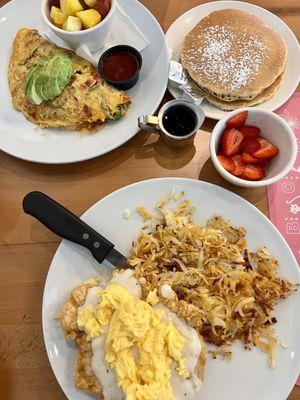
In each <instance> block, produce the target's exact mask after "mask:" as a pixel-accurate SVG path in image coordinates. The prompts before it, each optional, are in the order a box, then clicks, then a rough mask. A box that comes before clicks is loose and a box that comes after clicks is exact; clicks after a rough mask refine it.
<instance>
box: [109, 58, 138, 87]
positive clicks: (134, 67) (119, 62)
mask: <svg viewBox="0 0 300 400" xmlns="http://www.w3.org/2000/svg"><path fill="white" fill-rule="evenodd" d="M138 68H139V63H138V61H137V59H136V58H135V57H134V56H133V55H132V54H130V53H129V52H128V51H118V52H115V53H113V54H110V55H108V56H107V57H106V58H105V59H104V61H103V74H104V78H105V79H106V80H108V81H111V82H122V81H126V80H127V79H130V78H132V77H133V76H134V75H135V74H136V72H137V71H138Z"/></svg>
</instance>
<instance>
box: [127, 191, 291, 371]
mask: <svg viewBox="0 0 300 400" xmlns="http://www.w3.org/2000/svg"><path fill="white" fill-rule="evenodd" d="M183 194H184V193H180V194H174V193H172V194H170V195H169V196H166V197H164V198H163V199H162V200H161V201H160V202H159V203H158V205H157V206H156V213H155V214H154V215H152V214H151V213H150V212H149V211H148V210H146V209H145V208H144V207H138V209H137V211H138V212H139V214H140V215H141V216H142V217H143V219H144V221H145V223H147V225H146V226H145V227H144V228H143V231H142V232H141V233H140V235H139V236H138V238H137V241H136V242H135V243H133V246H132V255H131V258H130V259H129V263H130V265H131V266H133V267H135V269H136V275H137V277H138V278H139V279H140V282H141V284H142V286H143V294H144V296H147V294H148V293H149V291H151V290H153V289H155V288H157V289H158V293H159V295H160V298H161V301H162V302H163V303H164V304H165V305H166V306H167V307H169V308H170V309H171V311H173V312H176V313H177V314H178V315H179V316H180V317H183V318H185V319H186V320H187V322H188V323H189V324H190V325H191V326H193V327H194V328H196V329H197V331H198V332H199V334H200V335H202V336H203V338H204V340H205V341H206V342H208V343H211V344H214V345H216V346H218V347H219V349H218V350H217V351H216V352H214V355H217V354H220V352H221V353H222V351H221V350H222V349H224V351H223V353H222V354H223V357H229V356H230V355H231V351H230V350H228V346H230V345H231V344H232V343H233V342H235V341H236V340H241V341H242V342H243V343H244V346H245V348H246V349H251V348H252V347H253V346H259V347H260V348H261V350H262V351H263V352H265V353H267V355H268V362H269V365H270V366H271V367H272V368H274V367H275V351H276V344H277V339H276V336H275V330H274V324H275V323H276V322H277V320H276V317H275V316H274V308H275V305H276V303H277V302H278V300H280V299H285V298H286V297H288V296H289V295H290V294H291V292H292V291H294V290H295V286H294V285H293V284H292V283H291V282H289V281H288V280H286V279H284V278H282V277H280V276H278V274H277V269H278V262H277V260H276V259H275V258H274V257H273V256H272V255H271V254H270V253H269V251H268V250H267V249H266V248H265V247H263V248H261V249H259V250H258V251H256V252H255V253H250V252H249V251H248V248H247V241H246V231H245V229H244V228H243V227H233V226H232V225H231V223H230V221H227V220H225V219H223V218H222V217H221V216H220V215H216V216H214V217H213V218H211V219H210V220H209V221H208V222H207V224H206V225H205V226H200V225H198V224H197V223H195V222H193V220H192V217H193V213H194V208H193V207H192V206H191V204H190V202H189V201H188V200H186V199H184V198H183ZM173 200H175V206H174V207H173V208H172V207H171V206H170V202H171V201H173ZM166 284H167V285H169V286H170V287H171V288H172V289H173V291H174V292H175V293H174V292H173V293H174V296H173V298H168V299H167V298H164V297H163V296H162V293H161V290H160V288H161V287H162V285H166Z"/></svg>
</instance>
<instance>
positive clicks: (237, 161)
mask: <svg viewBox="0 0 300 400" xmlns="http://www.w3.org/2000/svg"><path fill="white" fill-rule="evenodd" d="M232 161H233V162H234V165H235V168H234V170H233V171H232V172H231V173H232V175H235V176H240V175H242V173H243V172H244V171H245V168H246V165H245V164H244V163H243V162H242V156H241V155H240V154H236V155H235V156H233V157H232Z"/></svg>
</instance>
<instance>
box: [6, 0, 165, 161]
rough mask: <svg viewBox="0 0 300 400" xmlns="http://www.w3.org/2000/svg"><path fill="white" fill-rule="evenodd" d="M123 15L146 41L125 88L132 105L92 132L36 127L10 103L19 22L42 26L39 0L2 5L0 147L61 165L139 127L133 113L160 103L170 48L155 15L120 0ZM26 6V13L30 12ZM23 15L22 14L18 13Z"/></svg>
mask: <svg viewBox="0 0 300 400" xmlns="http://www.w3.org/2000/svg"><path fill="white" fill-rule="evenodd" d="M118 1H119V3H120V5H121V7H123V8H124V10H125V11H126V13H127V15H128V16H129V17H130V18H131V19H132V20H133V21H134V22H135V24H136V25H137V26H138V28H139V29H140V30H141V31H142V32H143V33H144V35H145V36H146V37H147V39H148V40H149V46H148V47H147V48H146V49H145V50H143V51H142V56H143V67H142V71H141V74H140V78H139V81H138V83H137V85H136V86H135V87H133V88H132V89H130V90H128V91H127V93H128V95H129V96H130V97H131V98H132V104H131V106H130V108H129V110H128V113H127V114H126V116H125V117H124V118H122V119H121V120H119V121H117V122H113V123H109V124H106V125H105V126H104V127H103V128H102V129H100V130H99V131H98V132H96V133H95V134H92V135H88V134H86V135H81V134H80V133H78V132H68V131H64V130H57V129H44V130H42V129H38V128H37V127H36V125H34V124H32V123H31V122H29V121H27V120H26V119H25V117H24V116H23V115H22V114H21V113H20V112H18V111H16V110H15V109H14V108H13V106H12V101H11V95H10V91H9V87H8V82H7V68H8V61H9V56H10V52H11V49H12V43H13V39H14V37H15V35H16V33H17V31H18V30H19V29H20V28H22V27H30V28H36V29H38V30H39V31H40V32H42V31H43V30H44V28H43V22H42V17H41V15H40V8H41V0H26V1H22V0H12V1H11V2H9V3H8V4H7V5H6V6H4V7H2V8H0V37H1V40H0V54H1V64H0V78H1V90H0V104H1V107H0V149H1V150H3V151H5V152H6V153H9V154H11V155H13V156H15V157H18V158H22V159H25V160H28V161H34V162H40V163H49V164H50V163H51V164H65V163H72V162H77V161H83V160H88V159H90V158H94V157H98V156H100V155H103V154H105V153H108V152H109V151H111V150H113V149H115V148H117V147H119V146H121V145H122V144H123V143H125V142H127V141H128V140H129V139H131V138H132V137H133V136H134V135H135V134H136V133H137V132H138V131H139V128H138V124H137V118H138V116H139V115H142V114H152V113H154V111H155V110H156V108H157V107H158V106H159V103H160V101H161V99H162V97H163V95H164V93H165V90H166V86H167V81H168V68H169V59H168V50H167V45H166V40H165V36H164V33H163V31H162V29H161V27H160V25H159V23H158V22H157V20H156V19H155V18H154V16H153V15H152V14H151V13H150V12H149V11H148V10H147V9H146V8H145V7H144V6H143V5H142V4H140V3H139V2H138V1H136V0H118ZM28 10H30V12H28ZM21 16H22V17H21Z"/></svg>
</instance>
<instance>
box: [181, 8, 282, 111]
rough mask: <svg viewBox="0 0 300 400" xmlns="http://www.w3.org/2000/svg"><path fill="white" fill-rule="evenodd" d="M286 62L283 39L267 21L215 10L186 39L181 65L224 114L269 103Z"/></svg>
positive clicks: (251, 16)
mask: <svg viewBox="0 0 300 400" xmlns="http://www.w3.org/2000/svg"><path fill="white" fill-rule="evenodd" d="M286 60H287V48H286V44H285V42H284V40H283V39H282V38H281V36H280V35H278V34H277V33H276V32H273V31H272V30H271V29H270V28H268V27H267V26H266V25H265V24H264V22H263V21H262V20H261V19H259V18H257V17H255V16H253V15H250V14H248V13H247V12H244V11H241V10H235V9H223V10H218V11H214V12H212V13H211V14H209V15H208V16H207V17H205V18H203V19H202V20H201V21H200V22H199V23H198V24H197V25H196V26H195V27H194V28H193V30H192V31H191V32H190V33H189V34H188V35H187V36H186V37H185V39H184V42H183V46H182V50H181V62H182V65H183V67H184V68H185V69H186V71H187V72H188V74H189V76H190V77H191V78H192V80H193V81H194V82H195V83H196V84H197V86H198V87H199V88H200V90H201V91H202V92H203V94H204V96H205V98H206V100H207V101H208V102H210V103H211V104H214V105H215V106H217V107H219V108H221V109H222V110H234V109H236V108H240V107H244V106H254V105H256V104H259V103H262V102H264V101H266V100H268V99H270V98H271V97H272V96H273V95H274V94H275V92H276V91H277V89H278V88H279V85H280V83H281V80H282V76H283V73H284V69H285V65H286Z"/></svg>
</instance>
